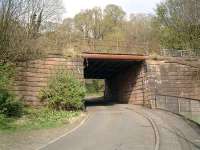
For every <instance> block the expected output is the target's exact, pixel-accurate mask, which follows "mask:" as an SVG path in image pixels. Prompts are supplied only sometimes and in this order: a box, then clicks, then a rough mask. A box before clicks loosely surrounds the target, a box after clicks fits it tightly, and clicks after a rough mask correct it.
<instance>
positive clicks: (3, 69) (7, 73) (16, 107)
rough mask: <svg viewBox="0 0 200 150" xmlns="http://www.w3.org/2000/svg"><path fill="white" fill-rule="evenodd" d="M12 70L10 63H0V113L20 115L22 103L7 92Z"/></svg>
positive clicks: (12, 115) (10, 82)
mask: <svg viewBox="0 0 200 150" xmlns="http://www.w3.org/2000/svg"><path fill="white" fill-rule="evenodd" d="M14 70H15V69H14V67H13V66H12V65H10V64H6V63H2V64H0V113H1V114H4V115H6V116H7V117H20V116H21V115H22V113H23V104H22V103H21V102H20V101H18V100H16V98H15V96H14V94H12V93H11V92H9V89H10V86H11V84H12V80H13V77H14Z"/></svg>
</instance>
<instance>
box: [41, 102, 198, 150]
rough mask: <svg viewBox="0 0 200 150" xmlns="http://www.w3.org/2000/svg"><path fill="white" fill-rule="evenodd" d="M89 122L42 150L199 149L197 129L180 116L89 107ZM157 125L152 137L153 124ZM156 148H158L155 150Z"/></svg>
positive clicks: (135, 108)
mask: <svg viewBox="0 0 200 150" xmlns="http://www.w3.org/2000/svg"><path fill="white" fill-rule="evenodd" d="M88 114H89V118H88V120H87V121H86V122H85V123H84V124H83V125H82V126H81V127H80V128H78V129H77V130H76V131H74V132H72V133H70V134H69V135H67V136H64V137H62V138H61V139H59V140H57V141H56V142H54V143H52V144H50V145H48V146H46V147H45V148H43V149H42V150H155V148H156V143H159V150H198V149H200V146H199V145H200V132H199V129H198V128H197V129H195V128H194V127H191V125H189V124H188V123H186V122H185V121H184V120H183V119H181V117H177V116H176V115H173V114H170V113H166V112H163V111H159V110H149V109H145V108H143V107H139V106H132V105H100V106H90V107H88ZM147 117H149V118H150V119H151V120H153V122H155V124H156V128H157V130H158V134H159V135H156V134H155V129H154V128H153V125H152V122H151V121H150V120H149V119H148V118H147ZM157 148H158V147H157Z"/></svg>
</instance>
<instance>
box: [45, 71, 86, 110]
mask: <svg viewBox="0 0 200 150" xmlns="http://www.w3.org/2000/svg"><path fill="white" fill-rule="evenodd" d="M85 93H86V92H85V87H84V85H83V84H82V83H81V82H80V81H79V80H77V79H76V78H75V77H74V75H73V74H72V73H69V72H67V71H64V70H59V71H57V73H56V74H55V75H54V76H53V77H52V78H51V79H50V81H49V83H48V86H47V88H46V89H45V90H42V92H41V99H42V100H44V99H46V100H47V104H48V106H49V107H50V108H53V109H57V110H78V109H82V108H83V107H84V100H83V99H84V97H85Z"/></svg>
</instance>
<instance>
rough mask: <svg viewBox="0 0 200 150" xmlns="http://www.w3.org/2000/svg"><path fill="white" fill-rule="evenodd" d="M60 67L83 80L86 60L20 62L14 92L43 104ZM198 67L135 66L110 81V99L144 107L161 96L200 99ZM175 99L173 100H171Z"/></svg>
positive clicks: (152, 62) (52, 58)
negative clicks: (42, 98)
mask: <svg viewBox="0 0 200 150" xmlns="http://www.w3.org/2000/svg"><path fill="white" fill-rule="evenodd" d="M57 68H66V69H67V70H71V71H73V72H74V73H75V74H76V76H77V78H79V79H80V80H83V78H84V77H83V69H84V66H83V58H81V57H75V58H64V57H63V56H61V55H49V56H48V57H47V58H45V59H42V60H35V61H30V62H29V63H20V64H19V65H18V67H17V76H16V81H15V86H14V88H13V91H15V92H16V94H17V95H18V96H19V97H20V98H22V99H23V100H24V101H25V102H26V104H29V105H36V106H37V105H41V102H40V99H39V97H38V96H39V93H40V91H41V89H43V88H45V87H46V85H47V81H48V79H49V77H50V76H51V75H52V74H54V73H55V72H56V71H55V69H57ZM198 70H199V69H198V67H192V66H190V65H187V63H186V64H181V63H179V62H178V61H169V60H151V59H148V60H146V62H140V63H135V65H133V66H132V67H129V68H128V69H127V68H126V69H125V70H121V71H120V72H119V73H118V74H116V75H115V76H113V77H112V78H111V79H107V80H106V85H107V92H106V98H111V97H112V99H113V100H115V101H118V102H122V103H130V104H136V105H144V106H147V107H152V108H154V107H155V105H156V103H155V99H156V98H157V99H162V98H163V96H160V95H171V96H177V97H187V98H195V99H200V81H199V80H197V71H198ZM171 99H173V98H171Z"/></svg>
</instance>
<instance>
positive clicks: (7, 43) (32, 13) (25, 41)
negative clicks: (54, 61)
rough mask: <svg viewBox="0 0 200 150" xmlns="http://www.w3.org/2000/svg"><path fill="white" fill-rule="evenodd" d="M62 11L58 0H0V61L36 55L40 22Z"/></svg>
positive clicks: (21, 59)
mask: <svg viewBox="0 0 200 150" xmlns="http://www.w3.org/2000/svg"><path fill="white" fill-rule="evenodd" d="M63 12H64V8H63V6H62V1H61V0H0V32H1V33H2V34H1V35H0V56H1V60H3V61H19V60H20V61H24V60H27V59H31V58H32V57H33V56H34V55H33V54H35V55H38V52H39V49H37V47H35V45H36V43H37V39H38V37H39V36H40V28H41V25H42V24H45V23H46V22H47V21H50V20H54V21H55V20H56V19H59V17H61V14H62V13H63ZM33 45H34V47H33Z"/></svg>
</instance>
